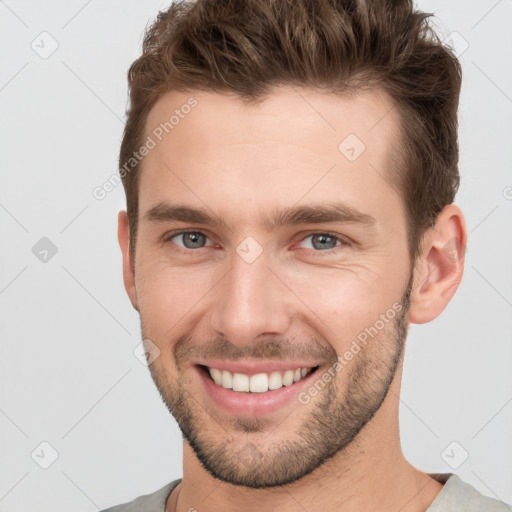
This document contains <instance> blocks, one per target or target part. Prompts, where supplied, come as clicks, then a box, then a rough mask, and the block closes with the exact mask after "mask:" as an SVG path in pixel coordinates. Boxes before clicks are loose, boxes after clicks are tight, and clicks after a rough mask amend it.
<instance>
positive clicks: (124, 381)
mask: <svg viewBox="0 0 512 512" xmlns="http://www.w3.org/2000/svg"><path fill="white" fill-rule="evenodd" d="M167 5H168V2H158V1H145V2H140V1H139V2H135V1H134V0H132V1H123V2H121V1H108V2H99V1H98V0H92V1H91V0H90V1H89V2H84V1H82V0H78V1H67V2H64V1H62V2H56V1H53V2H44V3H43V2H35V1H18V2H15V1H14V0H6V1H5V2H4V1H0V38H1V48H2V66H1V75H0V102H1V117H0V121H1V124H0V130H1V134H0V158H1V164H2V166H1V170H2V186H1V188H0V221H1V226H2V230H1V237H2V249H3V251H2V257H3V261H2V265H1V275H0V308H1V309H0V310H1V341H2V343H1V346H0V350H1V354H0V364H1V367H0V372H1V373H0V375H1V380H2V382H1V384H2V386H1V403H0V428H1V447H0V450H1V454H2V456H1V459H0V510H1V511H5V512H7V511H9V512H27V511H29V510H30V511H32V510H38V512H50V511H52V512H53V511H55V510H67V511H77V512H79V511H80V512H85V511H95V510H97V509H98V508H104V507H106V506H107V505H113V504H116V503H120V502H124V501H128V500H131V499H133V498H134V497H136V496H139V495H141V494H146V493H148V492H152V491H154V490H156V489H157V488H159V487H161V486H163V485H164V484H165V483H167V482H168V481H170V480H172V479H175V478H179V477H181V475H182V469H181V456H182V446H181V436H180V432H179V430H178V427H177V425H176V423H175V421H174V419H173V418H172V417H171V416H170V415H169V414H168V412H167V410H166V408H165V407H164V405H163V404H162V402H161V401H160V398H159V395H158V393H157V391H156V388H155V387H154V385H153V383H152V381H151V378H150V375H149V371H148V369H147V368H146V367H145V366H144V365H143V364H141V363H140V362H139V360H138V359H137V358H136V357H135V356H134V354H133V350H134V349H135V347H136V346H137V345H138V344H139V343H140V325H139V318H138V315H137V314H136V312H135V311H134V310H133V309H132V307H131V305H130V302H129V300H128V298H127V297H126V295H125V291H124V288H123V283H122V274H121V255H120V251H119V248H118V245H117V231H116V222H117V212H118V211H119V210H120V209H122V208H124V192H123V189H122V187H121V186H119V187H117V188H116V189H115V190H113V191H112V192H111V193H110V194H108V196H107V197H106V198H105V199H104V200H103V201H99V200H97V199H95V198H94V197H93V195H92V190H93V189H94V187H96V186H98V185H101V184H102V183H103V182H105V181H106V180H107V179H108V178H109V177H110V176H111V175H112V174H113V173H115V172H116V167H117V166H116V164H117V161H116V160H117V155H118V149H119V143H120V139H121V133H122V129H123V120H124V110H125V106H126V98H127V97H126V93H127V86H126V71H127V69H128V66H129V64H130V63H131V62H132V61H133V60H134V59H135V58H136V57H137V56H138V54H139V51H140V44H141V41H142V33H143V29H144V27H145V25H146V23H147V22H148V21H149V20H151V19H153V18H154V17H155V16H156V14H157V11H158V10H160V9H163V8H164V7H166V6H167ZM418 5H419V7H420V8H422V9H423V10H426V11H435V12H436V14H437V17H438V21H437V26H438V28H439V30H440V32H441V33H442V34H443V37H445V36H448V34H451V33H453V32H457V33H458V35H457V34H455V35H451V36H450V38H451V40H452V41H453V42H454V45H455V47H456V49H457V51H458V52H460V53H461V60H462V64H463V67H464V73H465V75H464V83H463V91H462V98H461V110H460V148H461V159H460V171H461V177H462V182H461V187H460V191H459V194H458V196H457V199H456V203H457V204H459V205H460V206H461V208H462V209H463V211H464V212H465V215H466V221H467V225H468V232H469V245H468V250H467V254H466V271H465V275H464V278H463V281H462V284H461V286H460V288H459V291H458V293H457V294H456V296H455V298H454V299H453V300H452V302H451V303H450V304H449V306H448V307H447V309H446V310H445V311H444V312H443V314H442V315H441V316H440V317H439V318H438V319H436V320H435V321H434V322H432V323H431V324H427V325H419V326H418V325H412V326H411V330H410V335H409V341H408V345H407V353H406V363H405V369H404V377H403V392H402V407H401V411H400V420H401V437H402V443H403V450H404V453H405V455H406V456H407V457H408V458H409V460H410V461H411V462H412V463H413V464H415V465H416V466H417V467H419V468H421V469H423V470H425V471H428V472H436V471H438V472H448V471H453V472H456V473H457V474H459V475H460V476H461V478H463V479H464V480H466V481H468V482H470V483H471V484H472V485H474V486H475V487H476V488H477V489H479V490H480V491H481V492H482V493H484V494H486V495H489V496H493V497H498V498H500V499H502V500H505V501H507V502H512V485H511V481H512V460H511V459H512V457H511V454H512V429H511V427H512V386H511V383H512V377H511V371H510V368H511V352H512V349H511V343H510V342H511V333H512V321H511V320H512V314H511V313H512V279H511V273H512V271H511V267H512V265H511V261H512V260H511V255H512V229H511V227H512V226H511V225H512V222H511V218H512V199H511V198H512V173H511V163H512V149H511V148H512V68H511V66H510V62H512V44H511V43H512V41H511V39H512V36H511V32H510V27H511V26H512V1H511V0H500V1H496V0H489V1H472V2H468V1H466V0H459V1H450V2H446V1H441V0H438V1H432V0H431V1H426V0H425V1H421V2H419V4H418ZM43 31H47V32H48V33H49V34H51V38H53V39H54V40H56V41H57V42H58V45H59V46H58V49H57V50H56V51H55V52H54V53H53V54H52V55H51V56H49V57H48V58H46V59H43V58H41V57H40V56H39V54H38V53H36V51H35V50H34V49H33V48H32V47H31V43H32V41H35V42H34V46H35V47H36V48H38V51H39V52H43V51H48V50H49V49H51V44H52V41H51V39H49V38H48V36H40V34H41V32H43ZM43 38H46V39H43ZM42 237H48V238H49V239H50V240H51V241H52V242H53V243H54V244H55V246H56V247H57V249H58V252H57V253H56V254H55V255H54V256H53V257H51V258H50V255H48V257H47V258H48V261H47V262H46V263H44V262H42V261H40V260H39V259H38V258H37V257H36V256H35V255H34V254H33V252H32V248H33V246H34V245H35V244H36V243H37V242H38V241H39V240H40V239H41V238H42ZM453 441H456V443H458V444H455V445H452V446H450V447H449V448H448V450H447V452H448V454H449V455H451V459H450V458H448V460H451V461H452V460H455V461H456V462H457V461H458V462H460V460H461V459H462V457H463V455H464V451H463V450H465V451H467V452H468V454H469V457H468V458H467V460H466V461H464V462H463V463H462V464H461V465H460V466H459V467H458V468H457V469H452V468H451V467H450V466H449V465H448V464H447V462H446V461H445V460H444V459H443V456H442V454H443V453H445V455H446V453H447V452H446V451H445V449H446V447H448V446H449V445H450V444H451V443H452V442H453ZM42 442H46V443H49V444H50V445H51V446H52V447H53V449H54V450H56V451H57V452H58V458H57V460H56V461H55V462H54V463H53V464H52V465H51V466H50V467H48V469H42V468H41V467H40V465H39V464H44V463H45V462H46V463H49V462H51V450H52V449H51V448H49V447H48V446H47V445H42V446H41V443H42ZM452 449H453V451H452ZM31 454H33V456H32V455H31ZM445 459H447V457H446V456H445ZM36 461H37V462H36Z"/></svg>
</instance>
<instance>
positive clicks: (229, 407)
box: [195, 366, 318, 416]
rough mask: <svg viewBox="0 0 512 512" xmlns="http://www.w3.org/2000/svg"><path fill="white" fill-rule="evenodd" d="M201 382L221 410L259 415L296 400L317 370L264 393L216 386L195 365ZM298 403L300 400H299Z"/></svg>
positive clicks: (242, 414)
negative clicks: (291, 382)
mask: <svg viewBox="0 0 512 512" xmlns="http://www.w3.org/2000/svg"><path fill="white" fill-rule="evenodd" d="M195 368H196V370H197V372H198V373H199V376H200V378H201V380H202V382H203V385H204V388H205V390H206V392H207V393H208V395H209V397H210V398H211V399H212V401H213V402H214V403H215V404H216V405H217V406H218V407H219V408H220V409H222V410H223V411H225V412H227V413H229V414H234V415H238V416H260V415H263V414H270V413H272V412H274V411H277V410H278V409H280V408H282V407H284V406H285V405H287V404H289V403H290V402H292V401H293V400H297V402H298V398H297V396H298V395H299V393H300V392H301V391H302V390H303V389H304V388H305V387H307V386H309V385H310V384H309V383H310V380H311V379H312V377H313V376H314V375H315V374H316V373H317V372H318V369H317V370H316V371H314V372H311V373H308V375H306V376H305V377H303V378H302V379H301V380H299V381H297V382H294V383H293V384H290V385H289V386H283V387H281V388H279V389H273V390H269V391H266V392H264V393H248V392H242V391H233V390H232V389H226V388H223V387H222V386H218V385H217V384H215V382H214V381H213V380H212V379H210V378H209V377H208V376H207V375H206V372H205V371H204V367H203V368H202V367H199V366H196V367H195ZM299 403H300V402H299Z"/></svg>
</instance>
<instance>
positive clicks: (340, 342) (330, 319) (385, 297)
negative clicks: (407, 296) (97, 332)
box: [293, 269, 400, 354]
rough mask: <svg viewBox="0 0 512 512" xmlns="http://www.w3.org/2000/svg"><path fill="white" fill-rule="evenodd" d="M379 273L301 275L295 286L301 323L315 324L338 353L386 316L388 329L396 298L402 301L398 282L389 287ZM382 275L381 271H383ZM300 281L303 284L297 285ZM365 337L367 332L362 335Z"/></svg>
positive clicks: (379, 325)
mask: <svg viewBox="0 0 512 512" xmlns="http://www.w3.org/2000/svg"><path fill="white" fill-rule="evenodd" d="M378 275H379V274H378V273H376V274H374V273H370V272H367V273H364V272H359V273H357V272H349V271H347V270H341V269H337V270H336V272H328V273H321V272H316V273H315V275H314V276H311V277H310V278H308V279H305V278H304V274H302V276H301V280H300V281H296V283H297V284H296V285H295V286H294V287H293V290H294V292H295V293H296V295H297V296H298V297H299V298H300V299H301V301H302V302H301V304H303V306H301V307H300V311H301V312H302V315H299V316H302V322H303V323H305V324H306V325H314V326H315V328H316V330H318V332H320V333H321V334H322V336H323V337H324V338H325V339H326V340H328V342H329V343H330V344H331V345H332V347H333V348H334V349H335V350H336V352H337V353H338V354H340V353H342V352H343V351H344V350H346V348H347V347H348V346H349V345H350V343H351V342H352V340H354V339H356V338H357V337H358V336H359V335H360V334H361V333H364V332H365V329H370V328H372V327H374V326H375V324H376V322H378V325H377V327H381V323H382V321H380V319H381V318H382V317H381V315H385V316H386V320H387V322H385V327H384V329H380V328H379V329H378V330H379V331H381V330H386V329H389V325H388V324H389V323H390V318H392V317H394V316H395V310H396V305H395V307H393V304H395V303H396V302H397V301H399V300H400V294H399V292H398V285H397V283H396V282H395V283H394V285H393V286H394V288H397V290H395V289H394V288H393V286H389V284H388V283H386V282H384V281H383V280H382V278H380V279H379V278H378ZM380 275H382V274H380ZM298 283H300V284H298ZM363 336H364V334H363Z"/></svg>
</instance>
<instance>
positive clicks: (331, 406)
mask: <svg viewBox="0 0 512 512" xmlns="http://www.w3.org/2000/svg"><path fill="white" fill-rule="evenodd" d="M411 290H412V276H411V278H410V279H409V283H408V285H407V289H406V291H405V292H404V295H403V297H402V300H401V305H402V309H401V310H400V311H399V312H398V313H397V315H396V316H395V317H394V318H393V320H392V322H390V324H391V325H392V328H391V329H384V331H383V332H381V333H379V335H378V336H375V338H373V339H371V340H369V341H368V342H367V345H366V346H364V347H362V349H361V351H360V352H359V353H357V354H355V355H354V358H353V360H352V361H350V362H349V363H348V364H347V365H346V367H344V368H343V369H342V370H340V371H339V372H337V373H336V374H335V375H334V377H333V378H332V380H331V381H330V382H329V383H328V384H327V385H325V387H324V388H323V389H322V391H321V392H320V393H319V394H318V395H317V396H316V397H315V398H316V399H311V402H310V403H308V404H307V405H303V404H301V403H299V402H297V409H299V411H300V408H303V407H309V408H310V411H309V412H308V413H307V416H306V419H305V420H303V421H302V423H301V424H300V425H299V426H298V427H297V428H296V430H295V431H293V432H290V431H285V430H284V428H283V427H284V425H285V424H286V418H285V419H284V420H283V421H282V424H281V425H277V426H275V425H273V426H272V427H271V428H269V432H266V429H267V427H268V425H272V423H271V422H270V421H268V420H267V419H266V418H263V417H250V418H247V417H242V416H240V417H236V418H233V420H232V421H231V422H229V425H226V426H223V425H221V424H220V422H218V421H217V419H216V418H212V417H211V416H210V415H209V414H208V413H207V412H206V410H205V409H204V408H203V407H202V406H201V405H200V404H199V402H198V400H197V398H196V397H194V396H192V395H191V394H190V393H189V392H188V391H187V385H186V382H185V380H184V379H183V378H180V377H178V378H174V377H172V376H169V375H168V374H167V373H166V372H165V369H164V368H163V367H161V366H158V365H155V364H152V365H150V366H149V368H150V372H151V376H152V378H153V380H154V382H155V385H156V387H157V389H158V391H159V393H160V395H161V397H162V400H163V402H164V404H165V405H166V407H167V408H168V410H169V412H170V413H171V414H172V415H173V416H174V418H175V419H176V421H177V423H178V425H179V427H180V430H181V432H182V435H183V438H184V439H185V440H186V441H187V442H188V444H189V445H190V446H191V448H192V449H193V451H194V453H195V455H196V456H197V458H198V460H199V461H200V463H201V464H202V466H203V467H204V468H205V469H206V471H208V472H209V473H210V474H211V475H212V476H213V477H214V478H217V479H219V480H222V481H224V482H227V483H230V484H233V485H237V486H245V487H250V488H254V489H260V488H268V487H278V486H282V485H286V484H290V483H293V482H296V481H298V480H300V479H301V478H303V477H305V476H307V475H309V474H311V473H312V472H313V471H315V470H316V469H317V468H319V467H320V466H322V464H324V463H325V462H326V461H328V460H329V459H331V458H333V457H334V456H336V455H338V456H340V457H341V456H343V453H344V452H345V451H346V449H347V448H348V447H349V446H350V445H351V443H353V442H354V440H355V439H356V438H357V436H358V434H359V433H360V432H361V431H362V430H363V429H364V427H365V426H366V425H367V424H368V423H369V422H370V420H371V419H372V418H373V417H374V415H375V414H376V412H377V411H378V410H379V408H380V407H381V405H382V403H383V402H384V399H385V398H386V396H387V394H388V391H389V388H390V386H391V383H392V381H393V378H394V376H395V374H396V371H397V369H398V367H399V365H400V363H401V359H402V356H403V349H404V346H405V341H406V338H407V333H408V326H409V324H408V318H407V313H408V310H409V305H410V294H411ZM142 331H143V337H144V328H143V329H142ZM335 361H337V356H336V358H335V360H333V361H332V364H334V362H335ZM331 366H332V365H331ZM325 371H326V368H322V367H320V368H319V370H317V372H316V373H317V379H321V376H322V374H323V373H324V372H325ZM317 379H314V382H316V380H317ZM300 412H302V411H300ZM292 415H293V413H292ZM212 429H213V430H216V435H214V434H213V433H212V435H210V434H209V433H210V432H212ZM251 436H252V437H251Z"/></svg>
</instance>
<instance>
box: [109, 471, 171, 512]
mask: <svg viewBox="0 0 512 512" xmlns="http://www.w3.org/2000/svg"><path fill="white" fill-rule="evenodd" d="M180 482H181V478H180V479H178V480H174V481H172V482H170V483H168V484H166V485H164V486H163V487H162V488H161V489H158V490H157V491H155V492H152V493H150V494H144V495H143V496H139V497H138V498H135V499H134V500H132V501H129V502H127V503H122V504H121V505H116V506H115V507H110V508H107V509H105V510H102V511H101V512H165V504H166V501H167V497H168V496H169V494H170V493H171V491H172V490H173V489H174V488H175V487H176V486H177V485H178V484H179V483H180Z"/></svg>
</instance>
